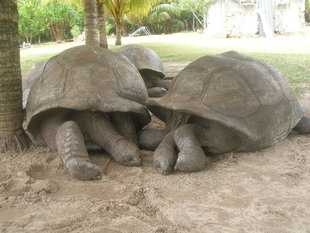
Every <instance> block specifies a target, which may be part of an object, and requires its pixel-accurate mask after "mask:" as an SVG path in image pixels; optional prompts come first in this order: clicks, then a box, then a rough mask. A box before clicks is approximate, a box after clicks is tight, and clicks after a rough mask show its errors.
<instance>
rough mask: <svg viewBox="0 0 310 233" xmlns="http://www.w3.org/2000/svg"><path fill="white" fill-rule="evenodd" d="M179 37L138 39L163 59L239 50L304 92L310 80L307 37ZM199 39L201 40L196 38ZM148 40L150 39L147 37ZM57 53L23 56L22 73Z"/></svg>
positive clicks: (188, 57)
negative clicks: (267, 38) (276, 72)
mask: <svg viewBox="0 0 310 233" xmlns="http://www.w3.org/2000/svg"><path fill="white" fill-rule="evenodd" d="M175 37H176V38H175V39H174V37H173V35H172V36H171V35H169V36H163V37H158V38H159V39H161V38H164V39H162V40H160V41H146V42H143V41H142V42H141V41H138V43H139V44H143V45H145V46H148V47H150V48H152V49H153V50H154V51H155V52H157V53H158V55H159V56H160V57H161V59H162V61H193V60H195V59H197V58H199V57H202V56H205V55H215V54H218V53H222V52H225V51H229V50H236V51H238V52H241V53H244V54H246V55H249V56H252V57H256V58H258V59H261V60H263V61H265V62H266V63H269V64H272V65H274V66H275V67H277V68H278V69H279V70H280V71H281V72H282V74H283V75H284V76H285V77H286V78H287V79H288V81H289V82H290V83H292V86H294V88H293V89H294V90H295V91H296V92H302V91H303V88H301V87H299V86H298V83H300V82H310V46H307V42H305V41H307V40H302V41H300V40H297V41H294V40H293V39H292V38H288V39H285V38H282V39H278V38H275V39H274V40H266V39H262V38H254V39H206V38H205V37H202V36H201V35H197V34H176V36H175ZM149 38H150V37H149ZM166 38H168V39H166ZM180 38H185V42H182V41H181V42H180ZM197 38H198V40H196V39H197ZM138 39H139V38H138ZM146 39H148V38H147V37H146ZM155 39H156V40H157V37H156V38H155ZM140 40H141V39H140ZM286 40H288V41H286ZM130 43H136V44H137V41H133V42H132V41H130ZM119 47H120V46H110V49H111V50H116V49H117V48H119ZM55 54H57V53H42V54H32V55H31V54H24V55H22V56H21V68H22V73H25V72H26V71H27V70H28V69H29V68H30V67H31V66H32V65H33V64H35V63H38V62H40V61H43V60H47V59H48V58H50V57H52V56H54V55H55Z"/></svg>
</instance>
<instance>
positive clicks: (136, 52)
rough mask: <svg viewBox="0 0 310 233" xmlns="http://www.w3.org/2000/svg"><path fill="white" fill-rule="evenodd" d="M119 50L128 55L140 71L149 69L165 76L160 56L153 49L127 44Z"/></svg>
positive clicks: (162, 76)
mask: <svg viewBox="0 0 310 233" xmlns="http://www.w3.org/2000/svg"><path fill="white" fill-rule="evenodd" d="M117 52H118V53H120V54H122V55H124V56H126V57H127V58H128V59H129V60H130V61H131V62H132V64H133V65H134V66H135V67H136V68H137V69H138V70H139V71H143V70H148V71H152V72H155V73H157V74H158V75H159V76H160V77H161V78H164V77H165V74H164V67H163V64H162V62H161V60H160V57H159V56H158V55H157V53H155V52H154V51H153V50H152V49H150V48H148V47H145V46H143V45H125V46H123V47H122V48H120V49H119V50H118V51H117Z"/></svg>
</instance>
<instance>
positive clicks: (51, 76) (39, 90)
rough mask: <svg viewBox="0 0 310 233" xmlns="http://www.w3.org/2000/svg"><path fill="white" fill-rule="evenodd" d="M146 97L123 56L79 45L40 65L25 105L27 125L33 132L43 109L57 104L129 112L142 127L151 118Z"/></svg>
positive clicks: (32, 132) (145, 92)
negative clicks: (146, 106) (146, 105)
mask: <svg viewBox="0 0 310 233" xmlns="http://www.w3.org/2000/svg"><path fill="white" fill-rule="evenodd" d="M147 100H148V94H147V90H146V87H145V84H144V81H143V79H142V77H141V75H140V74H139V72H138V70H137V69H136V68H135V67H134V66H133V65H132V64H131V62H130V61H129V60H128V59H127V58H126V57H125V56H122V55H120V54H118V53H115V52H112V51H109V50H107V49H104V48H100V47H93V46H86V45H82V46H78V47H74V48H71V49H68V50H65V51H64V52H62V53H60V54H59V55H57V56H54V57H52V58H51V59H49V60H48V61H46V62H45V63H44V64H43V65H41V66H40V68H39V69H38V73H37V74H36V77H34V80H33V83H32V86H31V89H30V92H29V96H28V102H27V105H26V129H27V130H28V132H29V133H30V134H32V136H35V135H36V134H37V130H36V128H37V127H36V126H37V124H36V123H37V122H38V121H39V120H40V119H41V117H42V115H43V113H46V112H48V111H53V110H54V109H59V108H65V109H72V110H90V111H99V112H113V111H120V112H132V113H134V114H135V115H136V116H137V118H138V119H139V120H137V123H138V125H137V128H141V127H143V126H144V125H145V124H147V123H148V122H149V121H150V116H149V113H148V111H147V109H146V108H145V106H144V104H145V103H146V102H147Z"/></svg>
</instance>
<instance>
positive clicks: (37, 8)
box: [18, 0, 47, 44]
mask: <svg viewBox="0 0 310 233" xmlns="http://www.w3.org/2000/svg"><path fill="white" fill-rule="evenodd" d="M18 12H19V25H18V26H19V34H20V36H22V37H24V38H25V39H26V42H27V43H28V44H31V42H32V38H33V37H34V36H37V35H39V34H40V33H42V32H43V31H44V30H46V29H47V24H46V21H47V20H46V17H45V15H44V7H43V5H42V4H41V2H40V1H37V0H18Z"/></svg>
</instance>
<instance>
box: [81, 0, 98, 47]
mask: <svg viewBox="0 0 310 233" xmlns="http://www.w3.org/2000/svg"><path fill="white" fill-rule="evenodd" d="M83 2H84V24H85V44H86V45H94V46H98V28H97V12H96V11H97V10H96V8H97V7H96V0H83Z"/></svg>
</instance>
